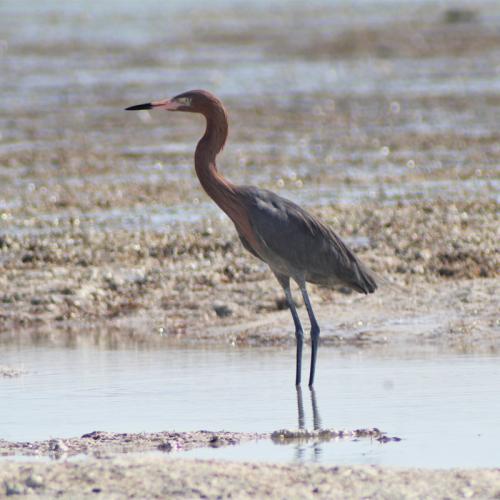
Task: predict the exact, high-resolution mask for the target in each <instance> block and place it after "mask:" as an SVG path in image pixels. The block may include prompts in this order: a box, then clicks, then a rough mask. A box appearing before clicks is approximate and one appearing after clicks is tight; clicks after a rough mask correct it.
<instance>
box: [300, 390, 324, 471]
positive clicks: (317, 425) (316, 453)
mask: <svg viewBox="0 0 500 500" xmlns="http://www.w3.org/2000/svg"><path fill="white" fill-rule="evenodd" d="M296 390H297V415H298V422H299V429H300V430H305V429H306V426H305V421H306V419H305V413H304V398H303V396H302V387H300V385H298V386H297V387H296ZM309 393H310V395H311V407H312V413H313V428H314V430H315V431H319V430H320V429H321V417H320V416H319V410H318V400H317V397H316V391H315V390H314V389H313V388H310V389H309ZM309 448H312V451H313V457H312V462H320V461H321V454H322V450H321V441H320V440H317V441H314V442H313V443H312V446H311V445H310V444H309V443H307V442H305V443H304V442H300V441H299V442H297V444H296V445H295V461H296V462H305V461H307V459H306V458H305V454H306V452H307V450H308V449H309Z"/></svg>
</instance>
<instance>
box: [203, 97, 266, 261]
mask: <svg viewBox="0 0 500 500" xmlns="http://www.w3.org/2000/svg"><path fill="white" fill-rule="evenodd" d="M205 117H206V119H207V129H206V130H205V135H204V136H203V137H202V138H201V139H200V142H198V146H197V147H196V152H195V156H194V164H195V169H196V175H197V176H198V179H199V180H200V183H201V185H202V186H203V189H204V190H205V191H206V192H207V194H208V195H209V196H210V197H211V198H212V199H213V200H214V201H215V203H217V205H219V207H220V208H221V209H222V210H223V211H224V212H226V214H227V215H228V216H229V218H230V219H231V220H232V221H233V222H234V225H235V226H236V229H237V231H238V233H239V235H240V237H242V238H244V239H245V241H246V242H247V243H248V244H249V245H250V246H251V247H252V248H253V250H254V252H256V253H258V252H259V248H260V244H259V241H258V238H257V236H256V235H255V233H254V231H253V229H252V225H251V222H250V219H249V217H248V210H247V208H246V207H245V197H244V195H243V191H242V189H241V188H239V187H238V186H236V185H234V184H233V183H232V182H230V181H228V180H227V179H226V178H225V177H224V176H223V175H222V174H221V173H220V172H219V171H218V170H217V165H216V163H215V159H216V157H217V155H218V154H219V152H220V151H221V150H222V148H223V147H224V144H225V142H226V139H227V132H228V124H227V116H226V112H225V111H224V108H223V107H222V106H220V107H217V108H216V109H214V110H213V111H212V112H211V113H210V114H206V115H205Z"/></svg>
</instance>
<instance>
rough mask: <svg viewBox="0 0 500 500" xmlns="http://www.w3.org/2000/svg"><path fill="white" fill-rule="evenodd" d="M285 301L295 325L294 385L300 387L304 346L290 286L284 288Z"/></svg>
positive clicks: (302, 332)
mask: <svg viewBox="0 0 500 500" xmlns="http://www.w3.org/2000/svg"><path fill="white" fill-rule="evenodd" d="M285 295H286V301H287V303H288V307H289V308H290V312H291V313H292V318H293V322H294V324H295V341H296V344H297V361H296V364H295V385H300V378H301V373H302V346H303V345H304V331H303V330H302V325H301V323H300V319H299V315H298V314H297V309H296V307H295V304H294V302H293V298H292V291H291V290H290V284H288V286H287V288H285Z"/></svg>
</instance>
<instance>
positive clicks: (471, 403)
mask: <svg viewBox="0 0 500 500" xmlns="http://www.w3.org/2000/svg"><path fill="white" fill-rule="evenodd" d="M1 349H2V352H1V363H2V364H3V365H9V366H13V367H17V368H23V369H24V370H26V371H27V372H28V373H27V374H25V375H22V376H20V377H18V378H12V379H0V399H1V401H2V402H3V403H2V407H1V410H0V438H3V439H7V440H20V441H27V440H39V439H47V438H49V437H70V436H78V435H81V434H84V433H86V432H89V431H92V430H105V431H115V432H140V431H160V430H177V431H189V430H198V429H206V430H214V431H216V430H228V431H265V432H272V431H274V430H277V429H281V428H291V429H294V428H298V426H299V422H298V411H297V394H296V391H295V387H294V386H293V380H292V379H293V370H294V359H293V358H294V352H293V350H292V349H285V350H279V351H276V350H274V351H272V350H269V349H263V348H262V349H261V348H258V349H257V348H254V349H236V348H234V349H229V348H227V349H223V348H212V349H181V348H177V347H169V346H166V347H165V348H164V349H157V350H137V349H120V350H99V349H92V348H80V349H75V350H72V349H63V348H47V347H36V348H35V347H33V348H27V347H23V348H17V347H14V346H2V348H1ZM307 354H308V353H307ZM307 354H306V355H307ZM499 361H500V359H499V358H498V356H473V355H441V354H439V355H438V354H436V353H434V354H431V353H430V352H429V351H427V350H426V349H424V348H422V349H421V350H418V349H417V350H415V351H414V352H399V353H392V354H390V353H384V352H379V351H370V350H358V351H352V349H351V350H348V349H333V348H326V347H325V348H322V349H321V350H320V354H319V367H318V370H319V371H318V380H317V384H316V399H317V407H318V415H319V418H320V419H321V425H322V427H323V428H337V429H355V428H365V427H378V428H380V429H382V430H383V431H385V432H387V433H388V435H390V436H398V437H400V438H402V441H401V442H391V443H387V444H380V443H378V442H376V441H371V440H369V439H361V440H359V441H335V442H328V443H314V442H310V443H307V444H300V445H297V444H289V445H276V444H273V443H272V442H270V441H262V442H256V443H247V444H243V445H241V446H236V447H229V448H221V449H200V450H193V451H190V452H186V453H183V454H182V456H191V457H213V458H227V459H234V460H240V459H241V460H266V461H282V462H291V461H300V462H319V463H345V464H364V463H370V464H386V465H405V466H423V467H455V466H463V467H479V466H498V465H499V464H500V456H499V454H498V446H497V445H498V442H499V441H500V428H499V426H498V420H499V417H500V400H499V398H498V384H499V382H500V363H499ZM305 366H307V363H306V365H305ZM305 375H306V374H305V371H304V376H305ZM303 402H304V410H305V427H306V428H308V429H312V428H313V415H312V410H311V401H310V393H309V390H308V389H306V387H304V389H303ZM177 456H180V455H177Z"/></svg>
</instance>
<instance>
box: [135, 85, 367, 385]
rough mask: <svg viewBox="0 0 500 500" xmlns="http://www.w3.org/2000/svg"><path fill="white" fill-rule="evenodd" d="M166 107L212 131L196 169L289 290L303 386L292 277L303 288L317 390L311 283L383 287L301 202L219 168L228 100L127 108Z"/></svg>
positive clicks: (203, 96)
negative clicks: (236, 180) (231, 177)
mask: <svg viewBox="0 0 500 500" xmlns="http://www.w3.org/2000/svg"><path fill="white" fill-rule="evenodd" d="M139 109H165V110H167V111H186V112H190V113H199V114H201V115H203V116H204V117H205V119H206V123H207V125H206V130H205V134H204V135H203V137H202V138H201V139H200V141H199V142H198V145H197V146H196V151H195V154H194V165H195V169H196V174H197V175H198V179H199V180H200V183H201V185H202V186H203V189H204V190H205V191H206V192H207V194H208V195H209V196H210V197H211V198H212V199H213V200H214V201H215V203H217V205H219V207H220V208H221V209H222V210H223V211H224V212H225V213H226V214H227V215H228V216H229V218H230V219H231V220H232V221H233V223H234V225H235V227H236V231H237V232H238V236H239V237H240V240H241V243H242V244H243V246H244V247H245V248H246V249H247V250H248V251H249V252H250V253H251V254H253V255H254V256H255V257H257V258H258V259H261V260H262V261H264V262H265V263H267V264H268V265H269V267H270V268H271V271H272V272H273V273H274V275H275V276H276V278H277V279H278V281H279V283H280V285H281V286H282V287H283V290H284V291H285V296H286V300H287V304H288V307H289V308H290V312H291V313H292V318H293V322H294V324H295V338H296V342H297V360H296V372H295V384H296V385H297V386H298V385H300V378H301V366H302V344H303V342H304V332H303V330H302V325H301V323H300V319H299V316H298V314H297V310H296V308H295V304H294V302H293V299H292V292H291V290H290V278H292V279H293V280H294V281H295V282H296V283H297V284H298V286H299V288H300V291H301V293H302V297H303V299H304V303H305V306H306V309H307V314H308V315H309V320H310V323H311V366H310V372H309V387H312V386H313V383H314V373H315V369H316V356H317V352H318V343H319V326H318V322H317V321H316V318H315V317H314V312H313V309H312V306H311V301H310V300H309V296H308V294H307V289H306V282H310V283H316V284H320V285H326V286H333V285H338V284H342V285H344V286H348V287H349V288H352V289H353V290H356V291H357V292H360V293H365V294H366V293H373V292H374V291H375V289H376V288H377V283H376V281H375V276H374V274H373V273H372V272H371V271H369V270H368V269H367V268H366V267H365V266H364V265H363V264H362V262H361V261H360V260H359V259H358V258H357V257H356V256H355V255H354V253H353V252H352V251H351V250H350V249H349V247H348V246H347V245H346V244H345V243H344V242H343V241H342V240H341V239H340V238H339V237H338V236H337V235H336V234H335V233H334V232H333V231H332V230H331V229H330V228H328V227H327V226H325V224H323V223H322V222H321V221H320V220H318V219H317V218H316V217H314V216H313V215H311V214H310V213H308V212H306V211H305V210H304V209H303V208H301V207H299V206H298V205H296V204H295V203H293V202H291V201H289V200H287V199H285V198H282V197H281V196H278V195H277V194H275V193H273V192H271V191H268V190H266V189H259V188H256V187H253V186H236V185H235V184H233V183H232V182H230V181H228V180H227V179H226V178H225V177H224V176H222V175H221V173H220V172H219V171H218V170H217V166H216V163H215V160H216V157H217V154H218V153H219V152H220V151H221V150H222V148H223V147H224V144H225V142H226V139H227V134H228V122H227V114H226V110H225V109H224V106H223V105H222V102H221V101H220V100H219V99H218V98H217V97H215V96H214V95H213V94H211V93H210V92H207V91H205V90H191V91H189V92H184V93H183V94H179V95H178V96H176V97H174V98H172V99H167V100H163V101H153V102H148V103H146V104H139V105H137V106H131V107H130V108H127V110H139Z"/></svg>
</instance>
